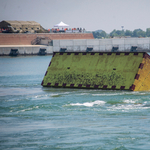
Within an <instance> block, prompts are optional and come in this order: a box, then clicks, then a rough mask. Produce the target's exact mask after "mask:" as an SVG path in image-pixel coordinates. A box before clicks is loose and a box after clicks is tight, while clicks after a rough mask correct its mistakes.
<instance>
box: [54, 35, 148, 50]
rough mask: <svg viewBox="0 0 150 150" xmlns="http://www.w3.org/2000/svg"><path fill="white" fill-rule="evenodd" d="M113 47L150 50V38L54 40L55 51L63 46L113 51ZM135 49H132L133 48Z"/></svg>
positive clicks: (68, 48) (67, 48) (70, 48)
mask: <svg viewBox="0 0 150 150" xmlns="http://www.w3.org/2000/svg"><path fill="white" fill-rule="evenodd" d="M113 47H115V48H118V49H117V51H131V50H135V49H136V51H150V38H120V39H73V40H53V51H55V52H59V51H60V49H61V48H66V51H79V52H80V51H86V50H87V48H93V50H92V51H95V52H98V51H107V52H110V51H112V49H113ZM133 47H134V48H135V49H132V48H133Z"/></svg>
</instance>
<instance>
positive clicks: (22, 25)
mask: <svg viewBox="0 0 150 150" xmlns="http://www.w3.org/2000/svg"><path fill="white" fill-rule="evenodd" d="M38 31H44V29H43V27H42V26H41V25H40V24H39V23H37V22H35V21H16V20H15V21H7V20H3V21H1V22H0V32H2V33H26V32H30V33H36V32H38Z"/></svg>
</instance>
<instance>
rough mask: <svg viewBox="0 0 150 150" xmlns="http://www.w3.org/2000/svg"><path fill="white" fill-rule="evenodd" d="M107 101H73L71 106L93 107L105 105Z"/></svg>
mask: <svg viewBox="0 0 150 150" xmlns="http://www.w3.org/2000/svg"><path fill="white" fill-rule="evenodd" d="M105 103H106V102H104V101H100V100H96V101H94V102H85V103H75V104H73V103H71V104H70V105H71V106H87V107H92V106H94V105H104V104H105Z"/></svg>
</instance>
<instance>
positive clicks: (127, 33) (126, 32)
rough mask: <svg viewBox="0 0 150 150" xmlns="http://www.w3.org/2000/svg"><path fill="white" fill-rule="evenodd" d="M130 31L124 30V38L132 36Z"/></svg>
mask: <svg viewBox="0 0 150 150" xmlns="http://www.w3.org/2000/svg"><path fill="white" fill-rule="evenodd" d="M132 34H133V33H132V31H130V30H126V31H125V36H132Z"/></svg>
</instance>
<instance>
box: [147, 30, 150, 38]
mask: <svg viewBox="0 0 150 150" xmlns="http://www.w3.org/2000/svg"><path fill="white" fill-rule="evenodd" d="M146 36H147V37H150V28H147V29H146Z"/></svg>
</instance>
